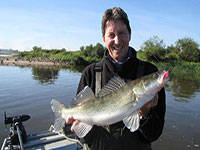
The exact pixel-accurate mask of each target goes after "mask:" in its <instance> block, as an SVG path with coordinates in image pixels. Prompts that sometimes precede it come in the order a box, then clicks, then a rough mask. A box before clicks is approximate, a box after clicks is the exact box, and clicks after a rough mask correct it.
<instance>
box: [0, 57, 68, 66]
mask: <svg viewBox="0 0 200 150" xmlns="http://www.w3.org/2000/svg"><path fill="white" fill-rule="evenodd" d="M0 64H1V65H7V66H64V67H70V63H68V62H56V61H43V60H41V61H38V60H37V61H35V60H30V59H29V60H23V59H17V58H1V59H0Z"/></svg>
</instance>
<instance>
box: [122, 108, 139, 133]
mask: <svg viewBox="0 0 200 150" xmlns="http://www.w3.org/2000/svg"><path fill="white" fill-rule="evenodd" d="M123 122H124V124H125V126H126V127H127V128H128V129H130V131H131V132H134V131H136V130H137V129H138V128H139V125H140V117H139V113H138V111H134V112H133V113H132V114H131V115H130V116H127V117H126V118H124V119H123Z"/></svg>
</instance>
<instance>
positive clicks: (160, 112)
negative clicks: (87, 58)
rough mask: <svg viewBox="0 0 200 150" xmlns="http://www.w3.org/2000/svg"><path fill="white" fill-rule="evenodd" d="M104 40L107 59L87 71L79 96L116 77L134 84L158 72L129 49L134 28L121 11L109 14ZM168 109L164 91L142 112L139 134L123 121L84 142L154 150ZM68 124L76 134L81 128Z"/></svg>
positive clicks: (115, 149)
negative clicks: (86, 90) (143, 77)
mask: <svg viewBox="0 0 200 150" xmlns="http://www.w3.org/2000/svg"><path fill="white" fill-rule="evenodd" d="M102 39H103V41H104V43H105V45H106V47H107V51H106V52H105V55H104V58H103V60H102V61H101V62H98V63H93V64H91V65H89V66H88V67H86V69H85V70H84V71H83V74H82V77H81V80H80V83H79V87H78V90H77V93H79V92H80V91H81V90H82V89H84V87H85V86H89V87H90V88H91V89H92V90H93V92H95V91H99V90H100V88H101V87H103V86H104V85H106V84H107V83H108V81H109V80H110V79H112V78H113V77H115V76H120V77H121V78H123V79H125V80H134V79H137V78H139V77H142V76H144V75H147V74H150V73H153V72H155V71H157V68H156V67H155V66H154V65H152V64H150V63H148V62H143V61H141V60H139V59H137V57H136V51H135V50H134V49H133V48H132V47H130V46H129V42H130V40H131V28H130V25H129V20H128V16H127V14H126V13H125V12H124V11H123V10H122V9H121V8H119V7H114V8H112V9H108V10H106V11H105V13H104V15H103V18H102ZM97 88H99V89H97ZM165 109H166V104H165V91H164V89H162V90H161V91H160V92H159V93H158V95H157V96H156V97H155V98H154V99H152V100H151V101H150V102H149V103H147V104H145V105H144V106H143V107H142V108H141V109H140V110H139V112H140V118H141V120H140V127H139V129H138V130H137V131H135V132H131V131H130V130H129V129H127V128H126V127H125V126H124V124H123V122H122V121H120V122H118V123H115V124H112V125H109V126H93V127H92V129H91V130H90V131H89V133H88V134H86V136H85V137H83V139H81V141H82V142H83V143H86V144H87V145H88V146H89V148H90V149H93V150H129V149H135V150H151V149H152V148H151V142H153V141H155V140H157V139H158V138H159V136H160V135H161V133H162V130H163V126H164V116H165ZM66 122H67V123H72V124H73V125H72V127H71V129H72V130H73V128H74V126H76V125H77V124H78V120H74V119H73V116H71V117H69V118H68V119H67V120H66Z"/></svg>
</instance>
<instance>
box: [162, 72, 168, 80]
mask: <svg viewBox="0 0 200 150" xmlns="http://www.w3.org/2000/svg"><path fill="white" fill-rule="evenodd" d="M167 78H169V71H166V72H165V73H164V75H163V80H165V79H167Z"/></svg>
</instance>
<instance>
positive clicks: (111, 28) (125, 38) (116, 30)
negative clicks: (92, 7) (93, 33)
mask: <svg viewBox="0 0 200 150" xmlns="http://www.w3.org/2000/svg"><path fill="white" fill-rule="evenodd" d="M102 38H103V41H104V43H105V45H106V46H107V48H108V52H109V54H110V56H111V57H112V58H113V59H114V60H115V61H116V62H122V61H124V60H125V59H126V57H127V53H128V47H129V41H130V38H131V37H130V34H129V32H128V29H127V27H126V25H125V24H124V23H123V22H122V21H121V20H117V21H113V20H109V21H107V23H106V27H105V35H104V36H102Z"/></svg>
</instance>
